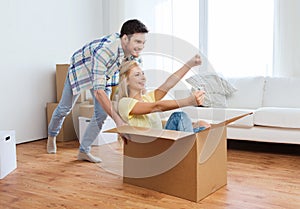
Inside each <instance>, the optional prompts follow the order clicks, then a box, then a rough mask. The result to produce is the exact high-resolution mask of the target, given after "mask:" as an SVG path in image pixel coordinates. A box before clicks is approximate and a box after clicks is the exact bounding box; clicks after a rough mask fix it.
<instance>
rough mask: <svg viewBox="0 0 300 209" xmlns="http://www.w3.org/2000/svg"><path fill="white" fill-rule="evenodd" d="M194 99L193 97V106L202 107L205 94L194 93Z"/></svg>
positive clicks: (199, 91) (198, 91)
mask: <svg viewBox="0 0 300 209" xmlns="http://www.w3.org/2000/svg"><path fill="white" fill-rule="evenodd" d="M192 97H193V100H194V102H193V105H194V106H200V105H202V104H203V102H204V98H205V92H204V91H201V90H197V91H194V92H193V94H192Z"/></svg>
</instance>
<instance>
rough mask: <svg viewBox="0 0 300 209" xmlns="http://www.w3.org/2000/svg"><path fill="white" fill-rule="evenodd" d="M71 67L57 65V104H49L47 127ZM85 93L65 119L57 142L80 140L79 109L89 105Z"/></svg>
mask: <svg viewBox="0 0 300 209" xmlns="http://www.w3.org/2000/svg"><path fill="white" fill-rule="evenodd" d="M68 69H69V65H68V64H57V65H56V102H54V103H47V127H48V125H49V122H50V120H51V117H52V114H53V112H54V110H55V108H56V107H57V105H58V103H59V101H60V99H61V96H62V92H63V89H64V84H65V80H66V77H67V74H68ZM85 100H86V98H85V92H83V93H81V95H80V97H79V98H78V100H77V103H76V104H75V106H74V107H73V109H72V112H71V113H70V114H69V115H68V116H67V117H66V118H65V121H64V123H63V126H62V128H61V130H60V133H59V134H58V136H57V137H56V140H57V141H70V140H74V139H78V136H79V122H78V117H79V109H80V106H81V105H85V104H88V102H87V101H85Z"/></svg>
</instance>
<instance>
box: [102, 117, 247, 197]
mask: <svg viewBox="0 0 300 209" xmlns="http://www.w3.org/2000/svg"><path fill="white" fill-rule="evenodd" d="M249 114H252V113H248V114H244V115H240V116H237V117H234V118H231V119H228V120H226V121H223V122H221V123H218V124H212V126H211V128H209V129H206V130H204V131H201V132H199V133H196V134H195V133H190V132H180V131H170V130H157V129H148V128H140V127H133V126H120V127H117V128H114V129H110V130H107V131H106V132H110V133H119V134H126V135H128V136H129V137H130V140H128V142H127V143H124V156H123V158H124V159H123V181H124V182H125V183H128V184H132V185H136V186H140V187H144V188H148V189H152V190H155V191H159V192H163V193H166V194H170V195H173V196H177V197H181V198H184V199H187V200H191V201H194V202H198V201H200V200H201V199H203V198H205V197H206V196H208V195H210V194H211V193H213V192H215V191H216V190H218V189H219V188H221V187H222V186H224V185H226V184H227V143H226V139H227V136H226V126H227V125H228V124H229V123H232V122H233V121H236V120H238V119H240V118H242V117H245V116H246V115H249Z"/></svg>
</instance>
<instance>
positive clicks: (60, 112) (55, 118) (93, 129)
mask: <svg viewBox="0 0 300 209" xmlns="http://www.w3.org/2000/svg"><path fill="white" fill-rule="evenodd" d="M90 91H91V95H92V96H93V100H94V115H93V117H92V118H91V121H90V123H89V125H88V126H87V128H86V131H85V133H84V135H83V139H82V141H81V145H80V148H79V149H80V151H81V152H85V153H89V152H90V150H91V144H92V143H93V142H94V140H95V139H96V137H97V136H98V134H99V133H100V130H101V128H102V125H103V122H104V120H105V119H106V117H107V113H106V112H105V111H104V110H103V108H102V106H101V105H100V104H99V103H98V101H97V99H95V96H94V90H93V89H91V90H90ZM105 92H106V94H107V95H109V94H110V92H111V90H110V88H107V89H106V90H105ZM78 97H79V94H78V95H73V92H72V88H71V84H70V81H69V79H68V77H67V78H66V81H65V84H64V89H63V93H62V97H61V100H60V102H59V104H58V106H57V107H56V109H55V110H54V112H53V115H52V118H51V121H50V123H49V126H48V135H49V136H51V137H55V136H57V135H58V134H59V132H60V130H61V127H62V124H63V122H64V120H65V117H66V116H67V115H68V114H69V113H70V112H71V110H72V109H73V107H74V105H75V103H76V101H77V99H78Z"/></svg>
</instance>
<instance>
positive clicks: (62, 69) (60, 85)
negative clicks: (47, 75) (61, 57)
mask: <svg viewBox="0 0 300 209" xmlns="http://www.w3.org/2000/svg"><path fill="white" fill-rule="evenodd" d="M69 66H70V65H68V64H56V101H57V102H59V101H60V99H61V95H62V92H63V89H64V85H65V81H66V77H67V74H68V70H69ZM85 99H86V95H85V92H82V93H81V94H80V97H79V98H78V100H77V103H81V102H84V101H85Z"/></svg>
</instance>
